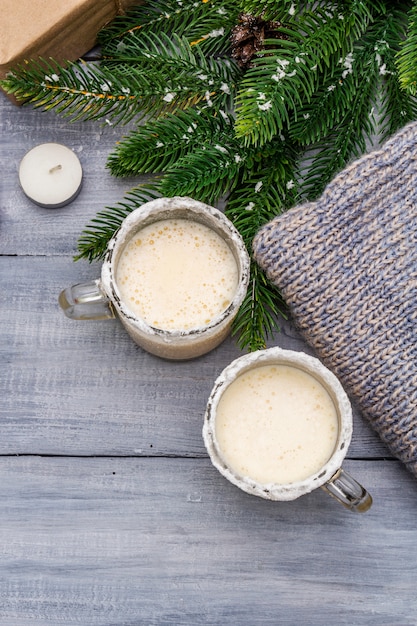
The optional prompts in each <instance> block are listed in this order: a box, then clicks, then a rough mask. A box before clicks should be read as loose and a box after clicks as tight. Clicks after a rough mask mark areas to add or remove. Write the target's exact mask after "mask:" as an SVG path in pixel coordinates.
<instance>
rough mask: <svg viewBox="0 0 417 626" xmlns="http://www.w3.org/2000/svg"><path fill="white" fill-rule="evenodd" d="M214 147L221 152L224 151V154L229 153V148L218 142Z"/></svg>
mask: <svg viewBox="0 0 417 626" xmlns="http://www.w3.org/2000/svg"><path fill="white" fill-rule="evenodd" d="M214 147H215V149H216V150H218V151H219V152H223V154H227V148H225V147H224V146H219V144H218V143H217V144H216V145H215V146H214Z"/></svg>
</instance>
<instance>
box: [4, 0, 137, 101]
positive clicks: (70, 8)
mask: <svg viewBox="0 0 417 626" xmlns="http://www.w3.org/2000/svg"><path fill="white" fill-rule="evenodd" d="M133 4H139V3H138V2H137V1H136V2H135V0H53V1H51V0H0V15H1V16H2V17H1V23H0V79H1V78H5V77H6V75H7V73H8V71H9V70H10V69H11V68H13V67H14V66H16V65H18V64H19V63H21V62H22V61H24V60H28V59H36V58H38V57H44V58H46V59H47V58H49V57H52V58H53V59H55V60H57V61H58V62H59V63H64V62H65V61H75V60H76V59H78V58H79V57H80V56H82V55H83V54H85V53H86V52H87V51H88V50H90V49H91V48H92V47H93V46H94V44H95V42H96V38H97V33H98V31H99V30H100V29H101V28H103V26H105V25H106V24H108V23H109V22H111V20H112V19H113V18H114V17H115V16H116V15H118V14H121V13H123V12H124V10H125V9H127V8H128V7H129V6H132V5H133ZM11 99H12V100H13V101H14V102H15V100H14V98H11Z"/></svg>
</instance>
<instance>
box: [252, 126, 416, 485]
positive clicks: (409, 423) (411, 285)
mask: <svg viewBox="0 0 417 626" xmlns="http://www.w3.org/2000/svg"><path fill="white" fill-rule="evenodd" d="M253 249H254V256H255V259H256V261H257V262H258V264H259V265H260V267H261V268H262V269H263V270H264V271H265V272H266V274H267V276H268V277H269V278H270V280H271V281H272V282H273V283H274V284H275V285H276V286H277V287H278V288H279V290H280V292H281V293H282V295H283V297H284V299H285V300H286V302H287V304H288V305H289V307H290V310H291V312H292V316H293V318H294V321H295V324H296V326H297V327H298V329H299V331H300V333H301V334H302V335H303V336H304V338H305V340H306V341H307V342H308V343H309V344H310V345H311V346H312V347H313V348H314V349H315V350H316V353H317V355H318V357H319V358H320V359H321V360H322V361H323V362H324V363H325V365H327V367H328V368H329V369H331V370H332V371H333V372H334V374H336V376H338V378H339V379H340V381H341V382H342V384H343V385H344V387H345V389H346V391H347V392H348V393H349V394H350V395H351V397H352V399H353V400H355V402H356V403H357V405H358V407H359V408H360V410H361V412H362V414H363V415H364V416H365V417H366V418H367V419H368V420H369V421H370V423H371V425H372V426H373V428H374V429H375V430H376V431H377V432H378V433H379V435H380V437H381V438H382V440H383V441H384V442H385V443H386V444H387V445H388V447H389V448H390V450H391V451H392V453H393V454H394V455H395V456H396V457H397V458H399V459H400V460H401V461H402V462H403V463H405V465H406V466H407V467H408V469H409V470H410V471H411V472H412V473H413V474H415V475H416V476H417V342H416V338H417V337H416V335H417V333H416V331H417V123H412V124H408V125H407V126H405V127H404V128H403V129H402V130H401V131H400V132H398V133H397V134H396V135H395V136H393V137H392V138H391V139H390V140H389V141H387V142H386V143H385V145H384V146H383V147H382V149H380V150H377V151H375V152H373V153H370V154H367V155H365V156H364V157H362V158H360V159H359V160H357V161H355V162H354V163H352V164H351V165H350V166H348V167H346V169H345V170H343V171H342V172H341V173H339V174H338V175H337V176H336V177H335V178H334V180H333V181H332V182H331V183H330V184H329V185H328V186H327V188H326V189H325V191H324V193H323V195H322V196H321V198H320V199H319V200H317V201H316V202H310V203H305V204H303V205H300V206H297V207H295V208H293V209H291V210H289V211H288V212H287V213H285V214H283V215H281V216H279V217H276V218H275V219H274V220H272V222H270V223H269V224H267V225H266V226H264V227H263V228H262V229H261V230H260V232H259V233H258V234H257V235H256V237H255V240H254V244H253Z"/></svg>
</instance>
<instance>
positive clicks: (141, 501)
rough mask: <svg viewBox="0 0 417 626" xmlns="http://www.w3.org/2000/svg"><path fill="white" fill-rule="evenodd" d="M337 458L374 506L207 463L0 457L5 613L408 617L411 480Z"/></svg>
mask: <svg viewBox="0 0 417 626" xmlns="http://www.w3.org/2000/svg"><path fill="white" fill-rule="evenodd" d="M346 466H347V468H348V470H349V471H351V472H352V473H354V474H355V475H357V477H358V478H359V479H360V480H362V481H363V482H364V483H366V484H367V486H368V487H369V489H370V491H371V492H372V493H373V496H374V506H373V507H372V508H371V510H370V511H369V512H368V513H365V514H362V515H360V514H355V513H351V512H350V511H346V510H345V509H344V508H343V507H341V506H340V505H339V504H338V503H336V502H335V501H334V500H333V499H331V498H330V497H329V496H327V495H326V494H325V493H324V492H322V491H321V490H319V491H317V492H314V493H312V494H309V495H307V496H304V497H303V498H301V499H299V500H297V501H294V502H288V503H271V502H268V501H264V500H261V499H259V498H257V497H255V496H249V495H247V494H245V493H243V492H242V491H240V490H239V489H237V488H236V487H234V486H233V485H231V484H230V483H228V482H227V481H226V480H225V479H224V478H223V477H222V476H220V474H219V473H218V472H217V471H216V470H215V469H214V468H213V467H212V466H211V464H210V463H209V461H208V460H207V459H167V458H166V459H160V458H159V459H156V458H150V459H115V458H107V459H79V458H78V459H68V458H34V457H20V458H19V457H16V458H3V459H0V496H1V502H2V506H1V509H0V539H1V540H0V558H1V563H2V567H1V569H0V624H1V625H4V626H11V625H13V626H23V625H24V626H26V625H28V624H31V625H34V624H35V625H38V624H39V625H41V624H42V625H44V624H54V625H56V624H63V625H66V624H68V625H69V624H80V625H83V626H85V624H89V625H91V626H93V625H95V624H100V626H105V625H116V624H117V625H118V626H119V625H120V626H121V625H127V624H131V625H133V624H135V625H136V624H138V625H139V624H146V625H148V626H150V625H161V624H166V625H173V624H175V625H176V626H181V625H183V624H188V625H193V626H197V625H199V624H210V625H217V624H218V625H219V626H220V625H222V626H224V625H227V624H231V625H233V626H236V625H243V624H250V625H251V626H256V625H258V624H259V625H262V626H265V625H268V624H271V625H276V624H280V625H281V624H282V625H285V624H288V625H294V624H308V625H309V626H313V625H317V626H323V625H329V626H330V625H334V624H347V625H349V626H350V625H352V624H355V625H360V624H364V625H365V624H366V626H369V625H375V626H383V625H386V626H388V625H389V626H392V625H394V624H395V625H396V626H397V625H404V626H405V625H406V624H408V625H411V624H415V623H416V615H417V597H416V594H415V584H416V580H417V550H416V546H417V529H416V525H415V519H416V514H417V502H416V483H415V480H414V479H413V478H412V477H411V475H409V474H408V473H407V472H406V471H405V470H404V468H403V467H402V466H401V465H400V464H399V463H398V462H396V461H392V462H387V463H383V462H360V461H350V462H348V463H347V464H346Z"/></svg>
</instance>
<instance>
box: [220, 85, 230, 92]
mask: <svg viewBox="0 0 417 626" xmlns="http://www.w3.org/2000/svg"><path fill="white" fill-rule="evenodd" d="M220 90H221V91H224V93H227V94H230V87H229V85H228V84H227V83H222V84H221V85H220Z"/></svg>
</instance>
